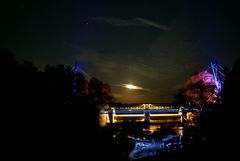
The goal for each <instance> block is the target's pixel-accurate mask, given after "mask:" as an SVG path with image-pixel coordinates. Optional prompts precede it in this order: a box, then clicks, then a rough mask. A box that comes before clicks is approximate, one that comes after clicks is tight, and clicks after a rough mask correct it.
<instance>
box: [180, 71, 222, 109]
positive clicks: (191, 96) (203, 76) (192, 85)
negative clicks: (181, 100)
mask: <svg viewBox="0 0 240 161" xmlns="http://www.w3.org/2000/svg"><path fill="white" fill-rule="evenodd" d="M183 92H184V96H185V98H186V99H187V100H188V101H189V102H190V103H191V104H192V105H193V106H194V107H197V108H204V107H206V106H207V105H209V104H214V103H218V96H217V91H216V87H215V84H214V78H213V75H212V74H210V73H208V72H207V71H199V72H197V73H194V74H193V75H192V76H191V77H190V79H188V80H187V81H186V83H185V84H184V87H183Z"/></svg>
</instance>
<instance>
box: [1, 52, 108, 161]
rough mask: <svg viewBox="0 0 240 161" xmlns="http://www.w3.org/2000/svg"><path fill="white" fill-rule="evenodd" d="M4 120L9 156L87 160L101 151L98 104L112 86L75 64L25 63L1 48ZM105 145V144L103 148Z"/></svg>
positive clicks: (10, 158)
mask: <svg viewBox="0 0 240 161" xmlns="http://www.w3.org/2000/svg"><path fill="white" fill-rule="evenodd" d="M0 75H1V79H0V118H1V134H0V135H1V140H2V147H3V149H4V150H3V151H2V152H1V154H4V155H2V156H1V157H4V158H6V159H7V160H81V159H82V158H88V160H91V157H94V158H95V156H94V154H95V153H97V152H98V150H97V148H99V146H98V144H100V142H99V140H101V139H100V136H101V134H100V133H99V129H98V107H99V105H102V104H104V103H106V102H110V101H111V99H112V97H111V95H110V87H109V86H108V84H107V83H103V82H101V81H99V80H98V79H96V78H86V77H85V76H84V75H83V74H81V73H77V74H76V73H75V71H74V69H72V68H71V67H70V66H64V65H58V66H56V67H53V66H50V65H47V66H46V67H45V69H44V70H43V71H40V70H39V69H38V68H37V67H35V66H34V64H32V63H31V62H27V61H24V62H23V63H19V62H17V61H16V60H15V59H14V54H12V53H11V52H10V51H9V50H7V49H1V50H0ZM103 149H104V148H103Z"/></svg>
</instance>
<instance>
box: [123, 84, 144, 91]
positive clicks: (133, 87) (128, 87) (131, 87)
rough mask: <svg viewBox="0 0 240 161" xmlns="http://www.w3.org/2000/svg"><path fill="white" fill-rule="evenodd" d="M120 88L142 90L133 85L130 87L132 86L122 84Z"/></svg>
mask: <svg viewBox="0 0 240 161" xmlns="http://www.w3.org/2000/svg"><path fill="white" fill-rule="evenodd" d="M122 87H125V88H127V89H138V90H143V88H142V87H139V86H135V85H132V84H122Z"/></svg>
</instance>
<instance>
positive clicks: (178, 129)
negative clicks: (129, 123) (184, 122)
mask: <svg viewBox="0 0 240 161" xmlns="http://www.w3.org/2000/svg"><path fill="white" fill-rule="evenodd" d="M169 126H170V127H171V129H172V130H173V131H174V132H175V133H176V134H177V135H182V134H183V126H181V125H169ZM161 127H163V126H162V124H158V125H150V126H149V128H148V129H145V128H144V129H143V131H144V132H149V133H154V132H155V131H160V130H161ZM164 127H166V126H164Z"/></svg>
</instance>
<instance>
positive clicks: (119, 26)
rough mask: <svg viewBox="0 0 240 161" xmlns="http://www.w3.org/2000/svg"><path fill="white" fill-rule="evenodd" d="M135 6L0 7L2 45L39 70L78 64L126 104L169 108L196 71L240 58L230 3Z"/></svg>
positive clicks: (41, 0)
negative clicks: (129, 85) (150, 104)
mask: <svg viewBox="0 0 240 161" xmlns="http://www.w3.org/2000/svg"><path fill="white" fill-rule="evenodd" d="M129 1H130V0H129ZM129 1H123V0H121V1H112V2H110V1H109V2H106V1H101V0H96V1H89V0H86V1H81V0H79V1H77V0H76V1H71V0H65V1H63V0H57V1H50V0H32V1H24V0H21V1H18V0H6V1H5V2H4V1H1V2H0V10H1V11H0V13H1V15H0V16H1V22H0V31H1V32H0V47H1V48H8V49H10V50H11V51H12V52H13V53H14V54H15V56H16V59H17V60H19V61H21V60H28V61H32V62H33V63H34V64H35V65H36V66H38V67H39V68H41V69H43V68H44V66H45V65H46V64H50V65H56V64H70V65H74V64H75V63H76V62H77V63H80V65H81V69H82V71H84V72H86V73H88V75H90V76H93V77H96V78H98V79H99V80H101V81H103V82H108V83H109V84H110V86H111V88H112V93H113V95H114V97H115V99H116V101H118V102H122V103H143V102H149V103H155V102H158V103H167V102H171V101H172V100H173V96H174V94H176V93H177V92H178V89H179V88H181V87H182V86H183V84H184V82H185V81H186V79H188V78H189V77H190V75H191V74H192V73H194V72H196V71H198V70H202V69H206V68H208V66H209V64H210V62H211V61H213V60H214V61H217V62H218V63H220V64H221V65H222V66H225V67H228V68H231V66H232V65H233V64H234V62H235V60H236V59H237V57H238V56H239V55H240V54H239V53H240V52H239V51H240V45H239V44H240V42H239V36H240V32H239V30H240V25H239V20H240V18H239V16H240V14H239V8H238V5H237V4H235V3H233V2H231V1H224V2H223V1H219V0H216V1H195V0H194V1H184V0H182V1H181V0H176V1H174V0H166V1H162V0H159V1H157V0H156V1H149V0H147V1H141V2H138V1H131V2H129ZM129 83H131V84H134V85H136V86H139V87H141V88H140V89H139V90H134V89H133V90H129V89H126V88H123V87H122V85H123V84H129Z"/></svg>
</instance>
